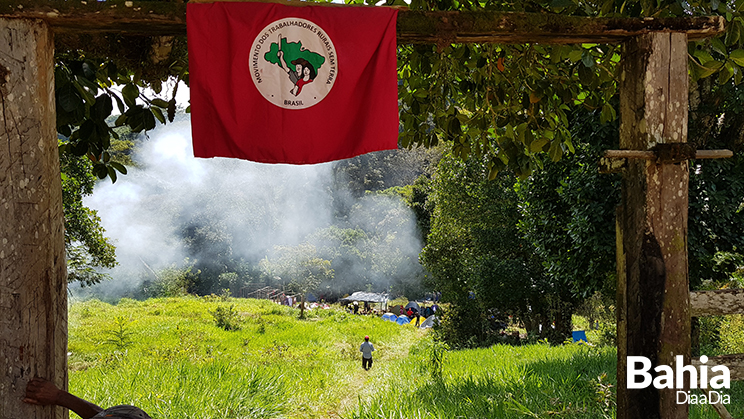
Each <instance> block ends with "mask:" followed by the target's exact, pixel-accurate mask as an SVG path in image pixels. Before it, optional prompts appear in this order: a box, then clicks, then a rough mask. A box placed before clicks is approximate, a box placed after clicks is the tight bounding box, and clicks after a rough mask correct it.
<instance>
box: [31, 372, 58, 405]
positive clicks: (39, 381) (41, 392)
mask: <svg viewBox="0 0 744 419" xmlns="http://www.w3.org/2000/svg"><path fill="white" fill-rule="evenodd" d="M59 395H60V390H59V389H58V388H57V386H55V385H54V383H52V382H51V381H48V380H45V379H43V378H34V379H32V380H31V381H29V382H28V384H27V385H26V397H25V398H24V399H23V401H24V402H25V403H30V404H38V405H41V406H46V405H50V404H58V401H59Z"/></svg>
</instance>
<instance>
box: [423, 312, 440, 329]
mask: <svg viewBox="0 0 744 419" xmlns="http://www.w3.org/2000/svg"><path fill="white" fill-rule="evenodd" d="M436 320H437V316H435V315H433V314H432V315H431V316H429V317H428V318H427V319H426V320H424V321H423V322H422V323H421V325H420V326H419V328H420V329H425V328H427V327H434V322H435V321H436Z"/></svg>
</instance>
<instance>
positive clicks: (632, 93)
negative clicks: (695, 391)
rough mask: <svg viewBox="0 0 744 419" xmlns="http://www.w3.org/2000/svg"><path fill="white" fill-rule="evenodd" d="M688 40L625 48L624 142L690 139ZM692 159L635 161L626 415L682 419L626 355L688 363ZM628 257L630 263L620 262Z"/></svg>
mask: <svg viewBox="0 0 744 419" xmlns="http://www.w3.org/2000/svg"><path fill="white" fill-rule="evenodd" d="M688 79H689V77H688V74H687V37H686V35H685V34H684V33H671V34H667V33H654V34H648V35H641V36H639V37H636V38H633V39H631V40H629V41H627V42H626V43H625V44H624V45H623V52H622V60H621V62H620V76H619V80H620V147H622V148H624V149H629V150H644V151H647V150H652V149H654V148H655V147H657V145H659V144H665V145H668V144H672V143H685V142H686V141H687V100H688V98H687V96H688ZM688 181H689V169H688V161H687V160H684V161H682V162H679V163H676V164H675V163H668V162H660V161H658V160H645V159H629V160H628V164H627V168H626V169H625V170H624V171H623V183H622V202H623V211H622V212H621V214H620V217H622V218H621V219H620V220H619V221H618V225H619V233H620V234H619V235H618V236H619V240H618V245H619V247H618V253H619V255H618V290H617V292H618V298H617V301H618V329H619V330H618V376H617V380H618V388H617V417H618V419H650V418H654V419H678V418H686V417H687V413H688V412H687V405H685V404H677V402H676V392H675V390H672V389H662V390H658V389H656V388H654V387H653V386H651V387H648V388H646V389H628V386H627V377H626V375H625V373H624V372H625V371H627V356H643V357H646V358H648V359H649V360H650V361H651V363H652V364H653V365H654V366H658V365H670V366H671V365H674V362H675V357H676V356H677V355H682V356H684V357H685V362H686V363H689V360H690V343H691V339H690V331H691V324H690V310H689V305H690V303H689V300H690V291H689V278H688V268H687V206H688ZM620 264H622V265H620Z"/></svg>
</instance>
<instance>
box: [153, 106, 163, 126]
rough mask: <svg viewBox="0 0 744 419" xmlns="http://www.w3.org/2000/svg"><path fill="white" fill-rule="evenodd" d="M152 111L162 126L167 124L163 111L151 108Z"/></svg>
mask: <svg viewBox="0 0 744 419" xmlns="http://www.w3.org/2000/svg"><path fill="white" fill-rule="evenodd" d="M150 110H151V111H152V113H153V115H155V118H157V119H158V121H160V123H161V124H165V116H164V115H163V111H161V110H160V108H150Z"/></svg>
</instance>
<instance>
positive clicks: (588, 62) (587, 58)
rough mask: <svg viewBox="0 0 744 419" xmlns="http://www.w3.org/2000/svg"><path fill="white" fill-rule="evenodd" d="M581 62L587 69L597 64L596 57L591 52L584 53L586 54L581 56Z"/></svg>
mask: <svg viewBox="0 0 744 419" xmlns="http://www.w3.org/2000/svg"><path fill="white" fill-rule="evenodd" d="M581 62H582V63H583V64H584V66H585V67H588V68H592V67H594V65H595V64H596V63H595V62H594V56H592V54H591V53H590V52H589V51H584V53H583V54H582V55H581Z"/></svg>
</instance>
